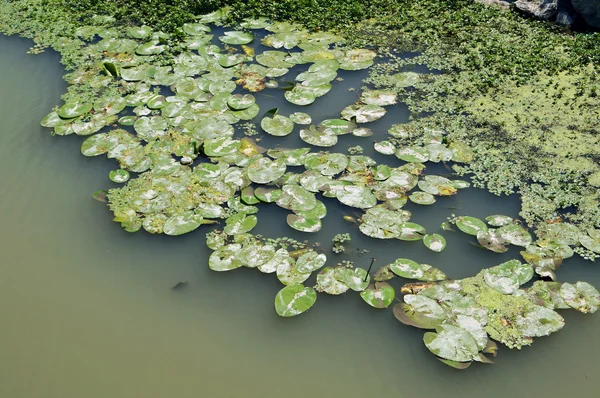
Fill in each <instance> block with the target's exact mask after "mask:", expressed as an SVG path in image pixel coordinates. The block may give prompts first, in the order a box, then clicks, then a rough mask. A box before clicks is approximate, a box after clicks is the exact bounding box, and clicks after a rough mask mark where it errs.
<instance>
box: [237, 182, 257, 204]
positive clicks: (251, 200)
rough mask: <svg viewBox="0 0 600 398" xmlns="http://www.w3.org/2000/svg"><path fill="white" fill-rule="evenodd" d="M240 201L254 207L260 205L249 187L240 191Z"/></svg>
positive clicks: (252, 189)
mask: <svg viewBox="0 0 600 398" xmlns="http://www.w3.org/2000/svg"><path fill="white" fill-rule="evenodd" d="M240 199H241V201H242V202H244V203H245V204H247V205H255V204H257V203H260V200H258V198H257V197H256V196H255V195H254V188H253V187H250V186H248V187H245V188H244V189H242V192H240Z"/></svg>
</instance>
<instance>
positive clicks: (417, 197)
mask: <svg viewBox="0 0 600 398" xmlns="http://www.w3.org/2000/svg"><path fill="white" fill-rule="evenodd" d="M408 198H409V199H410V201H411V202H413V203H416V204H418V205H432V204H434V203H435V196H433V195H432V194H430V193H428V192H421V191H415V192H412V193H411V194H410V195H409V196H408Z"/></svg>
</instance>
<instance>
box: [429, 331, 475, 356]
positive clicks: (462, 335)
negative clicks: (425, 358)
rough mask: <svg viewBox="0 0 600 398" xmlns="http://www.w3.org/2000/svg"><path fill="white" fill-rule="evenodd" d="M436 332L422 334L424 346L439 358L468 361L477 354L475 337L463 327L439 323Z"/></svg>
mask: <svg viewBox="0 0 600 398" xmlns="http://www.w3.org/2000/svg"><path fill="white" fill-rule="evenodd" d="M436 332H437V333H434V332H427V333H425V335H424V336H423V342H424V343H425V346H426V347H427V348H428V349H429V351H431V352H432V353H433V354H435V355H437V356H438V357H440V358H443V359H447V360H450V361H456V362H468V361H471V360H473V359H475V357H476V356H477V354H478V352H479V348H478V347H477V342H476V341H475V338H473V336H472V335H471V334H470V333H469V332H468V331H466V330H465V329H463V328H461V327H458V326H453V325H449V324H441V325H439V326H438V327H437V328H436Z"/></svg>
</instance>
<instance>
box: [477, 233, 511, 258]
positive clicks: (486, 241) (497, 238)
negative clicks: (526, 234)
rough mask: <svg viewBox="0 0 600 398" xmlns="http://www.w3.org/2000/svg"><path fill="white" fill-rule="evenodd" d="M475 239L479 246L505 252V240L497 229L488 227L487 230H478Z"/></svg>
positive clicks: (506, 249) (496, 251)
mask: <svg viewBox="0 0 600 398" xmlns="http://www.w3.org/2000/svg"><path fill="white" fill-rule="evenodd" d="M477 241H478V242H479V244H480V245H481V246H483V247H485V248H486V249H488V250H491V251H493V252H495V253H505V252H506V251H508V247H506V246H505V244H506V241H505V240H504V238H502V235H500V233H498V231H497V230H493V229H489V230H487V231H484V230H480V231H478V232H477Z"/></svg>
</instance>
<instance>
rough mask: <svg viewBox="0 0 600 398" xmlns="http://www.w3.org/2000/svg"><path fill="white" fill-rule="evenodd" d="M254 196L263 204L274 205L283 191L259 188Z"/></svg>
mask: <svg viewBox="0 0 600 398" xmlns="http://www.w3.org/2000/svg"><path fill="white" fill-rule="evenodd" d="M254 196H256V197H257V198H258V200H260V201H261V202H265V203H273V202H275V201H276V200H277V199H279V197H280V196H281V189H278V188H266V187H258V188H256V189H255V190H254Z"/></svg>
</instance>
